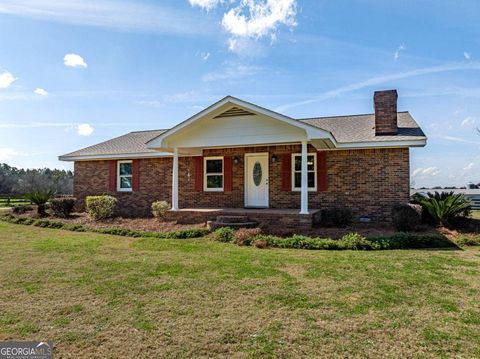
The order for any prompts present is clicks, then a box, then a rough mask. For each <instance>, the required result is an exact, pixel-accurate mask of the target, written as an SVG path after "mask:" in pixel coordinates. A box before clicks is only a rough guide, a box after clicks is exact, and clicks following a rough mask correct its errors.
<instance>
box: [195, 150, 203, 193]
mask: <svg viewBox="0 0 480 359" xmlns="http://www.w3.org/2000/svg"><path fill="white" fill-rule="evenodd" d="M195 191H197V192H202V191H203V157H195Z"/></svg>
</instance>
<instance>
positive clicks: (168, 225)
mask: <svg viewBox="0 0 480 359" xmlns="http://www.w3.org/2000/svg"><path fill="white" fill-rule="evenodd" d="M22 216H28V217H32V218H39V216H38V214H37V212H36V210H33V211H28V212H26V213H24V214H22ZM42 218H46V219H50V220H55V221H60V222H64V223H70V224H82V225H84V226H87V227H90V228H125V229H131V230H136V231H147V232H173V231H180V230H185V229H191V228H204V227H205V226H206V225H205V223H198V224H179V223H177V222H162V221H161V220H158V219H156V218H122V217H116V218H112V219H106V220H102V221H94V220H93V219H91V218H90V217H89V216H88V215H87V214H86V213H73V214H72V215H71V216H70V217H69V218H59V217H55V216H53V215H52V214H49V215H48V216H47V217H42Z"/></svg>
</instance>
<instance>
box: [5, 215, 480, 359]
mask: <svg viewBox="0 0 480 359" xmlns="http://www.w3.org/2000/svg"><path fill="white" fill-rule="evenodd" d="M0 256H1V260H0V287H1V293H2V296H1V300H0V303H1V305H0V340H6V339H36V340H53V342H54V343H55V345H56V355H57V356H58V357H78V356H80V357H111V358H116V357H152V358H153V357H231V356H233V357H292V358H296V357H302V356H303V357H312V356H315V357H379V358H380V357H398V358H405V357H411V358H416V357H418V358H425V357H432V358H433V357H435V358H437V357H445V358H450V357H464V358H473V357H480V249H479V248H478V247H476V248H469V249H466V250H463V251H462V250H443V251H441V250H411V251H375V252H355V251H304V250H281V249H267V250H260V249H255V248H251V247H238V246H235V245H231V244H222V243H217V242H211V241H208V240H206V239H201V240H200V239H199V240H161V239H151V238H150V239H146V238H138V239H135V238H126V237H116V236H108V235H99V234H93V233H74V232H66V231H61V230H54V229H42V228H37V227H31V226H20V225H13V224H6V223H2V222H0Z"/></svg>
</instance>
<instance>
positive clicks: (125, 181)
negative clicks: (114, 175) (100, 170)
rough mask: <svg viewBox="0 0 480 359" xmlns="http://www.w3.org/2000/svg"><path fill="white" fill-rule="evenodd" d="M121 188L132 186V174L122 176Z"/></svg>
mask: <svg viewBox="0 0 480 359" xmlns="http://www.w3.org/2000/svg"><path fill="white" fill-rule="evenodd" d="M120 188H125V189H127V188H132V176H121V177H120Z"/></svg>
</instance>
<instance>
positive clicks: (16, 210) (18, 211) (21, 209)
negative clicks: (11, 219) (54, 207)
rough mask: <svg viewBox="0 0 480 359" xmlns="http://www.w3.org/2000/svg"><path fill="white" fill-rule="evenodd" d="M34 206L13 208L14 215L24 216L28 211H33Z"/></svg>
mask: <svg viewBox="0 0 480 359" xmlns="http://www.w3.org/2000/svg"><path fill="white" fill-rule="evenodd" d="M31 210H32V206H16V207H13V208H12V213H14V214H24V213H25V212H27V211H31Z"/></svg>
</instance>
